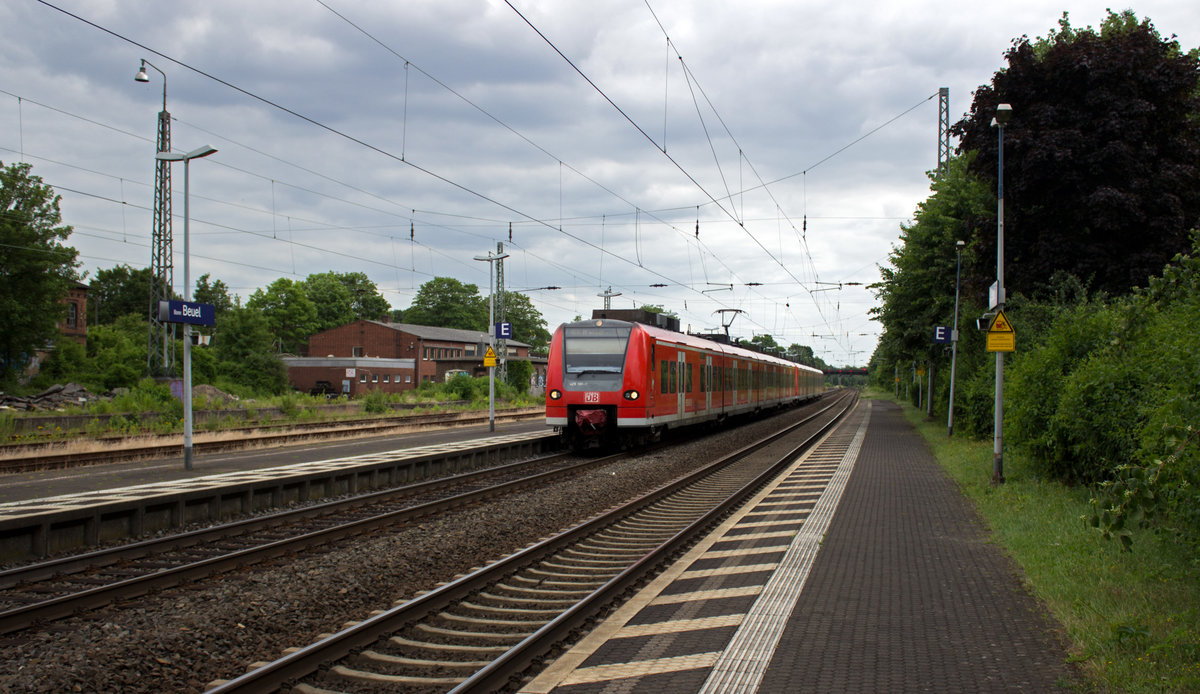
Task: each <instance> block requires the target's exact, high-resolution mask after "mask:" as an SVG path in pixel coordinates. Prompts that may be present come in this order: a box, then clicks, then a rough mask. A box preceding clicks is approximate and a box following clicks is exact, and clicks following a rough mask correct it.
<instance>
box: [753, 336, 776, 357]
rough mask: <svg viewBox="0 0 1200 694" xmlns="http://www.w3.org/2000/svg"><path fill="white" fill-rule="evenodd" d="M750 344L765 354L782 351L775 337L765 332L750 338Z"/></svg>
mask: <svg viewBox="0 0 1200 694" xmlns="http://www.w3.org/2000/svg"><path fill="white" fill-rule="evenodd" d="M750 344H752V345H754V347H755V348H757V349H758V351H760V352H762V353H763V354H775V353H777V352H779V351H780V347H779V343H777V342H775V338H774V337H772V336H770V335H767V334H765V333H764V334H762V335H755V336H754V337H752V338H750Z"/></svg>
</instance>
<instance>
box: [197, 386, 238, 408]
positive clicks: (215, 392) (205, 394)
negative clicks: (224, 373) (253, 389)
mask: <svg viewBox="0 0 1200 694" xmlns="http://www.w3.org/2000/svg"><path fill="white" fill-rule="evenodd" d="M192 397H193V398H205V399H206V400H208V402H209V404H210V405H218V404H220V405H228V404H229V403H232V402H237V400H238V397H237V396H236V395H230V394H229V393H226V392H225V391H223V390H221V389H220V388H217V387H215V386H210V385H208V384H202V385H198V386H194V387H193V388H192Z"/></svg>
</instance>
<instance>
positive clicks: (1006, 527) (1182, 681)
mask: <svg viewBox="0 0 1200 694" xmlns="http://www.w3.org/2000/svg"><path fill="white" fill-rule="evenodd" d="M873 395H874V396H876V397H879V396H880V394H879V393H873ZM883 397H889V396H883ZM904 411H905V415H906V416H907V417H908V419H909V420H910V421H911V422H912V423H913V424H914V425H915V426H916V427H917V429H918V431H919V432H920V433H921V434H922V435H923V436H924V438H925V440H926V441H927V442H928V443H929V445H930V447H931V448H932V450H933V453H934V456H935V457H936V458H937V460H938V462H939V463H940V464H941V466H942V467H943V469H945V471H946V472H947V473H948V474H949V475H950V477H951V478H952V479H954V480H955V481H956V482H957V483H958V486H959V488H960V489H961V490H962V491H963V493H964V494H965V495H966V496H967V497H968V498H970V499H971V500H972V501H973V502H974V503H975V505H976V507H977V508H978V510H979V512H980V515H981V516H982V517H983V518H984V520H985V522H986V523H987V524H988V526H989V527H990V528H991V531H992V533H993V538H994V541H995V542H996V543H997V544H998V545H999V546H1000V547H1001V548H1003V550H1004V551H1005V552H1006V553H1007V554H1008V555H1009V556H1010V557H1012V559H1013V560H1014V561H1015V562H1016V563H1017V564H1018V565H1019V566H1020V567H1021V568H1022V570H1023V571H1024V574H1025V579H1026V585H1027V589H1028V590H1029V591H1030V592H1031V593H1032V594H1033V595H1035V596H1036V597H1037V598H1038V599H1040V600H1041V601H1042V602H1043V603H1044V604H1045V605H1046V606H1047V608H1048V609H1049V610H1050V612H1051V613H1052V614H1053V615H1054V617H1055V618H1056V619H1057V620H1058V622H1059V623H1060V624H1061V625H1062V626H1063V628H1064V630H1065V632H1066V635H1067V637H1068V639H1069V640H1070V642H1071V643H1072V644H1073V649H1072V653H1073V655H1072V660H1074V661H1075V662H1076V663H1077V664H1078V666H1079V668H1080V670H1081V672H1082V673H1083V675H1084V677H1085V678H1086V679H1087V681H1088V684H1089V685H1090V687H1091V688H1092V689H1093V690H1095V691H1104V692H1200V558H1198V557H1196V556H1195V555H1194V553H1193V551H1191V550H1190V549H1189V548H1188V546H1187V545H1185V544H1182V543H1179V542H1176V541H1175V538H1174V536H1173V535H1171V534H1169V533H1166V532H1156V531H1154V530H1150V529H1147V530H1142V531H1139V532H1138V533H1137V534H1136V535H1135V537H1134V545H1133V551H1132V552H1122V551H1121V550H1120V547H1119V545H1118V543H1116V542H1113V541H1109V540H1105V539H1103V538H1102V537H1100V535H1099V533H1097V532H1096V531H1095V530H1093V529H1091V528H1088V527H1086V526H1085V525H1084V522H1083V517H1084V516H1085V515H1087V513H1088V512H1089V507H1088V499H1089V497H1090V493H1089V490H1087V489H1083V488H1077V487H1068V486H1065V485H1063V484H1059V483H1057V482H1052V481H1047V480H1043V479H1039V478H1037V477H1036V476H1035V475H1034V474H1033V473H1032V472H1031V471H1030V468H1029V466H1028V465H1027V464H1026V461H1022V460H1020V459H1019V458H1015V457H1013V456H1009V455H1006V456H1005V458H1004V475H1005V479H1006V483H1005V484H1004V485H1001V486H992V484H991V476H992V442H991V441H990V440H988V441H970V440H967V439H966V438H965V437H962V436H959V437H956V438H954V439H950V438H948V437H947V436H946V425H945V421H944V420H943V421H926V420H925V419H924V413H922V412H920V411H918V410H917V409H916V408H914V407H912V406H911V405H907V404H904Z"/></svg>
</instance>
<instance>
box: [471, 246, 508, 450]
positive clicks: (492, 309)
mask: <svg viewBox="0 0 1200 694" xmlns="http://www.w3.org/2000/svg"><path fill="white" fill-rule="evenodd" d="M507 257H508V254H507V253H500V254H499V255H492V252H491V251H488V254H487V255H486V256H484V255H477V256H475V260H478V261H481V262H484V263H487V264H488V347H491V348H492V353H493V354H495V351H496V350H495V345H496V324H495V319H496V318H495V316H496V303H495V291H494V289H493V287H492V269H493V268H494V267H495V265H494V263H495V262H496V261H497V260H503V259H505V258H507ZM495 430H496V367H495V366H489V367H488V431H495Z"/></svg>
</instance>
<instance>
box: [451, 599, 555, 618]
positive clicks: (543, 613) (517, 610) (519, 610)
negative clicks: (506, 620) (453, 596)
mask: <svg viewBox="0 0 1200 694" xmlns="http://www.w3.org/2000/svg"><path fill="white" fill-rule="evenodd" d="M459 606H461V607H464V608H466V609H468V610H477V611H479V612H489V613H493V614H511V615H527V616H530V617H533V616H535V615H536V616H538V617H539V618H541V617H551V618H553V617H557V616H558V615H560V614H562V610H544V609H543V610H539V609H535V608H531V607H501V606H498V605H481V604H479V603H476V602H460V603H459Z"/></svg>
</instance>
